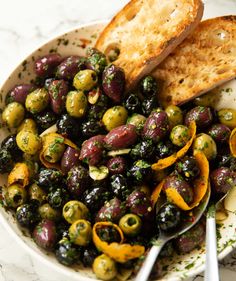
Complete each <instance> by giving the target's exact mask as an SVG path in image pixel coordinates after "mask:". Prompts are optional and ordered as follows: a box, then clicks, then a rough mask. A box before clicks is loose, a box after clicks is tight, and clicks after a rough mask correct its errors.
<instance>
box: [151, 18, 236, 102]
mask: <svg viewBox="0 0 236 281" xmlns="http://www.w3.org/2000/svg"><path fill="white" fill-rule="evenodd" d="M152 75H153V76H154V77H155V78H156V79H160V80H162V81H163V89H162V91H161V93H160V94H159V100H160V102H161V104H162V105H163V106H167V105H169V104H175V105H181V104H183V103H185V102H187V101H189V100H191V99H193V98H195V97H198V96H200V95H201V94H203V93H206V92H208V91H209V90H211V89H213V88H215V87H217V86H219V85H221V84H223V83H224V82H227V81H229V80H231V79H233V78H235V77H236V16H231V15H230V16H223V17H217V18H213V19H209V20H206V21H203V22H201V23H200V24H199V25H198V27H197V28H196V29H195V31H194V32H193V33H192V34H191V35H190V36H188V37H187V38H186V39H185V40H184V41H183V42H182V43H181V44H180V45H179V46H178V47H177V48H176V49H175V50H174V51H173V52H172V53H171V54H170V55H169V57H167V58H166V59H165V60H164V61H163V62H162V63H161V64H160V65H159V66H158V67H157V68H156V69H155V70H154V71H153V72H152Z"/></svg>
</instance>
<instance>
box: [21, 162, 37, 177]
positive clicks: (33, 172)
mask: <svg viewBox="0 0 236 281" xmlns="http://www.w3.org/2000/svg"><path fill="white" fill-rule="evenodd" d="M24 163H25V164H26V165H27V167H28V170H29V177H30V179H33V178H35V176H37V174H38V170H39V165H38V163H37V162H36V161H35V160H30V159H27V160H26V159H25V160H24Z"/></svg>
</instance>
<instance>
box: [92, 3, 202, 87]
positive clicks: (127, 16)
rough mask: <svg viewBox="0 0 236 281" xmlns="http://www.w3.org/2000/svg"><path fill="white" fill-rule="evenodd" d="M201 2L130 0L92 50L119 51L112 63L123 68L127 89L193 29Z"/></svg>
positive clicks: (197, 18) (198, 19) (199, 15)
mask: <svg viewBox="0 0 236 281" xmlns="http://www.w3.org/2000/svg"><path fill="white" fill-rule="evenodd" d="M202 15H203V4H202V1H201V0H165V1H163V0H132V1H130V2H129V3H128V4H127V5H126V6H125V7H124V8H123V9H122V10H121V11H120V12H118V14H117V15H116V16H115V17H114V18H113V19H112V20H111V22H110V23H109V24H108V25H107V26H106V27H105V29H104V30H103V31H102V33H101V35H100V36H99V38H98V40H97V42H96V45H95V47H96V48H98V49H99V50H101V51H102V52H105V53H106V51H107V49H109V47H110V46H113V45H115V46H117V47H118V48H119V50H120V55H119V57H118V59H117V60H116V61H115V62H114V64H116V65H117V66H120V67H122V68H123V69H124V71H125V74H126V81H127V82H126V89H128V90H130V89H132V88H134V87H135V85H136V83H137V82H138V81H139V80H140V78H142V77H143V76H145V75H147V74H148V73H150V72H151V71H152V70H153V69H154V68H155V67H156V66H157V65H158V64H159V63H160V62H162V61H163V60H164V59H165V58H166V57H167V56H168V55H169V54H170V53H171V52H172V51H173V50H174V49H175V48H176V46H177V45H179V44H180V43H181V42H182V41H183V40H184V39H185V38H186V37H187V35H188V34H189V33H191V32H192V31H193V29H194V28H196V26H197V24H198V23H199V22H200V20H201V18H202Z"/></svg>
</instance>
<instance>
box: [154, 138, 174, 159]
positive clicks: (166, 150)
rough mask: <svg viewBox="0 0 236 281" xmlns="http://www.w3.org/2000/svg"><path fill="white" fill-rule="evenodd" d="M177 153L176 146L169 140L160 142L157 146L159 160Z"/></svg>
mask: <svg viewBox="0 0 236 281" xmlns="http://www.w3.org/2000/svg"><path fill="white" fill-rule="evenodd" d="M174 152H175V146H174V145H173V143H172V142H171V141H169V140H167V141H160V142H159V143H158V144H157V146H156V154H157V157H158V158H161V159H162V158H166V157H168V156H170V155H172V154H173V153H174Z"/></svg>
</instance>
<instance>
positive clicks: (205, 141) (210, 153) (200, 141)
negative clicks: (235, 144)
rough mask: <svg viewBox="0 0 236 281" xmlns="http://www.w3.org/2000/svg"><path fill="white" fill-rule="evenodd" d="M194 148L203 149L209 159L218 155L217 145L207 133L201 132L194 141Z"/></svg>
mask: <svg viewBox="0 0 236 281" xmlns="http://www.w3.org/2000/svg"><path fill="white" fill-rule="evenodd" d="M193 150H196V151H202V152H203V153H204V154H205V155H206V157H207V159H208V160H212V159H214V158H215V157H216V155H217V147H216V144H215V142H214V140H213V139H212V137H210V136H209V135H207V134H204V133H202V134H199V135H197V137H196V139H195V140H194V142H193Z"/></svg>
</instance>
